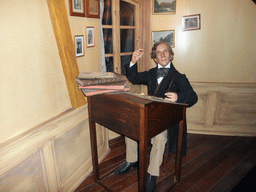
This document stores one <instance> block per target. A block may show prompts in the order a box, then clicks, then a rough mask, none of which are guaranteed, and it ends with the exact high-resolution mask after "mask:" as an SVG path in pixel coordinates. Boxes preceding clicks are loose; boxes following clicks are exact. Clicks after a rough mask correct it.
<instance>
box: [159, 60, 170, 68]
mask: <svg viewBox="0 0 256 192" xmlns="http://www.w3.org/2000/svg"><path fill="white" fill-rule="evenodd" d="M157 67H158V69H160V68H163V66H162V65H160V64H159V63H158V64H157ZM164 68H171V62H169V63H168V64H167V65H166V66H165V67H164Z"/></svg>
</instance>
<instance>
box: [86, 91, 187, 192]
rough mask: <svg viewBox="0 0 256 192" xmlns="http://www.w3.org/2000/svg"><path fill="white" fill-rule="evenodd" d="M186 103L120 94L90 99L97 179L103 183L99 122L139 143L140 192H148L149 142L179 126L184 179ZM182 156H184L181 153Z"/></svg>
mask: <svg viewBox="0 0 256 192" xmlns="http://www.w3.org/2000/svg"><path fill="white" fill-rule="evenodd" d="M186 107H187V105H185V104H176V103H170V102H163V101H157V100H155V99H150V98H147V97H141V96H137V95H135V94H131V93H125V92H116V93H108V94H100V95H94V96H90V97H88V108H89V121H90V133H91V143H92V157H93V165H94V176H95V179H96V181H99V169H98V155H97V141H96V129H95V123H98V124H100V125H102V126H104V127H106V128H108V129H110V130H112V131H114V132H116V133H119V134H121V135H124V136H127V137H129V138H131V139H134V140H136V141H138V142H139V191H146V190H145V189H146V182H145V177H146V169H147V166H146V164H147V159H146V157H147V154H146V152H147V140H148V139H151V138H152V137H154V136H156V135H157V134H159V133H161V132H162V131H164V130H166V129H168V128H169V127H170V125H171V124H172V123H179V125H180V131H179V132H180V133H179V139H178V140H179V142H178V150H177V151H178V153H177V156H176V160H177V158H179V159H178V161H179V162H178V165H177V163H176V165H177V166H179V168H178V167H176V168H177V169H178V170H177V169H176V173H177V174H176V180H179V177H180V163H181V151H182V140H183V132H184V125H185V115H186ZM179 148H180V149H179ZM179 153H180V154H179Z"/></svg>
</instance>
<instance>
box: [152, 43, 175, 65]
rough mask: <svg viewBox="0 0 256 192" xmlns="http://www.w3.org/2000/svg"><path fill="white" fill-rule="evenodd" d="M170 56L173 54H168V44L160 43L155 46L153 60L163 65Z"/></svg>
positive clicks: (166, 63) (168, 60)
mask: <svg viewBox="0 0 256 192" xmlns="http://www.w3.org/2000/svg"><path fill="white" fill-rule="evenodd" d="M172 58H173V55H171V54H170V52H169V49H168V46H167V45H166V44H165V43H161V44H159V45H158V46H157V47H156V58H155V59H154V60H155V62H157V63H159V64H160V65H162V66H163V67H165V66H166V65H168V63H169V62H170V60H171V59H172Z"/></svg>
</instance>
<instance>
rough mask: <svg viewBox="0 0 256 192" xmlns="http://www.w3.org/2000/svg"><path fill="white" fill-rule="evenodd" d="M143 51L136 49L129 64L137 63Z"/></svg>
mask: <svg viewBox="0 0 256 192" xmlns="http://www.w3.org/2000/svg"><path fill="white" fill-rule="evenodd" d="M142 55H143V49H138V50H136V51H134V52H133V53H132V59H131V63H132V64H134V63H137V61H138V60H139V59H140V58H141V57H142Z"/></svg>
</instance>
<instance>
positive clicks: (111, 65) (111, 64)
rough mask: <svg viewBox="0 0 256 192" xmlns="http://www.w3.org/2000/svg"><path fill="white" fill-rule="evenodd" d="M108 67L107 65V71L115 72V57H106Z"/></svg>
mask: <svg viewBox="0 0 256 192" xmlns="http://www.w3.org/2000/svg"><path fill="white" fill-rule="evenodd" d="M105 61H106V67H107V72H113V71H114V70H113V57H106V58H105Z"/></svg>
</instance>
